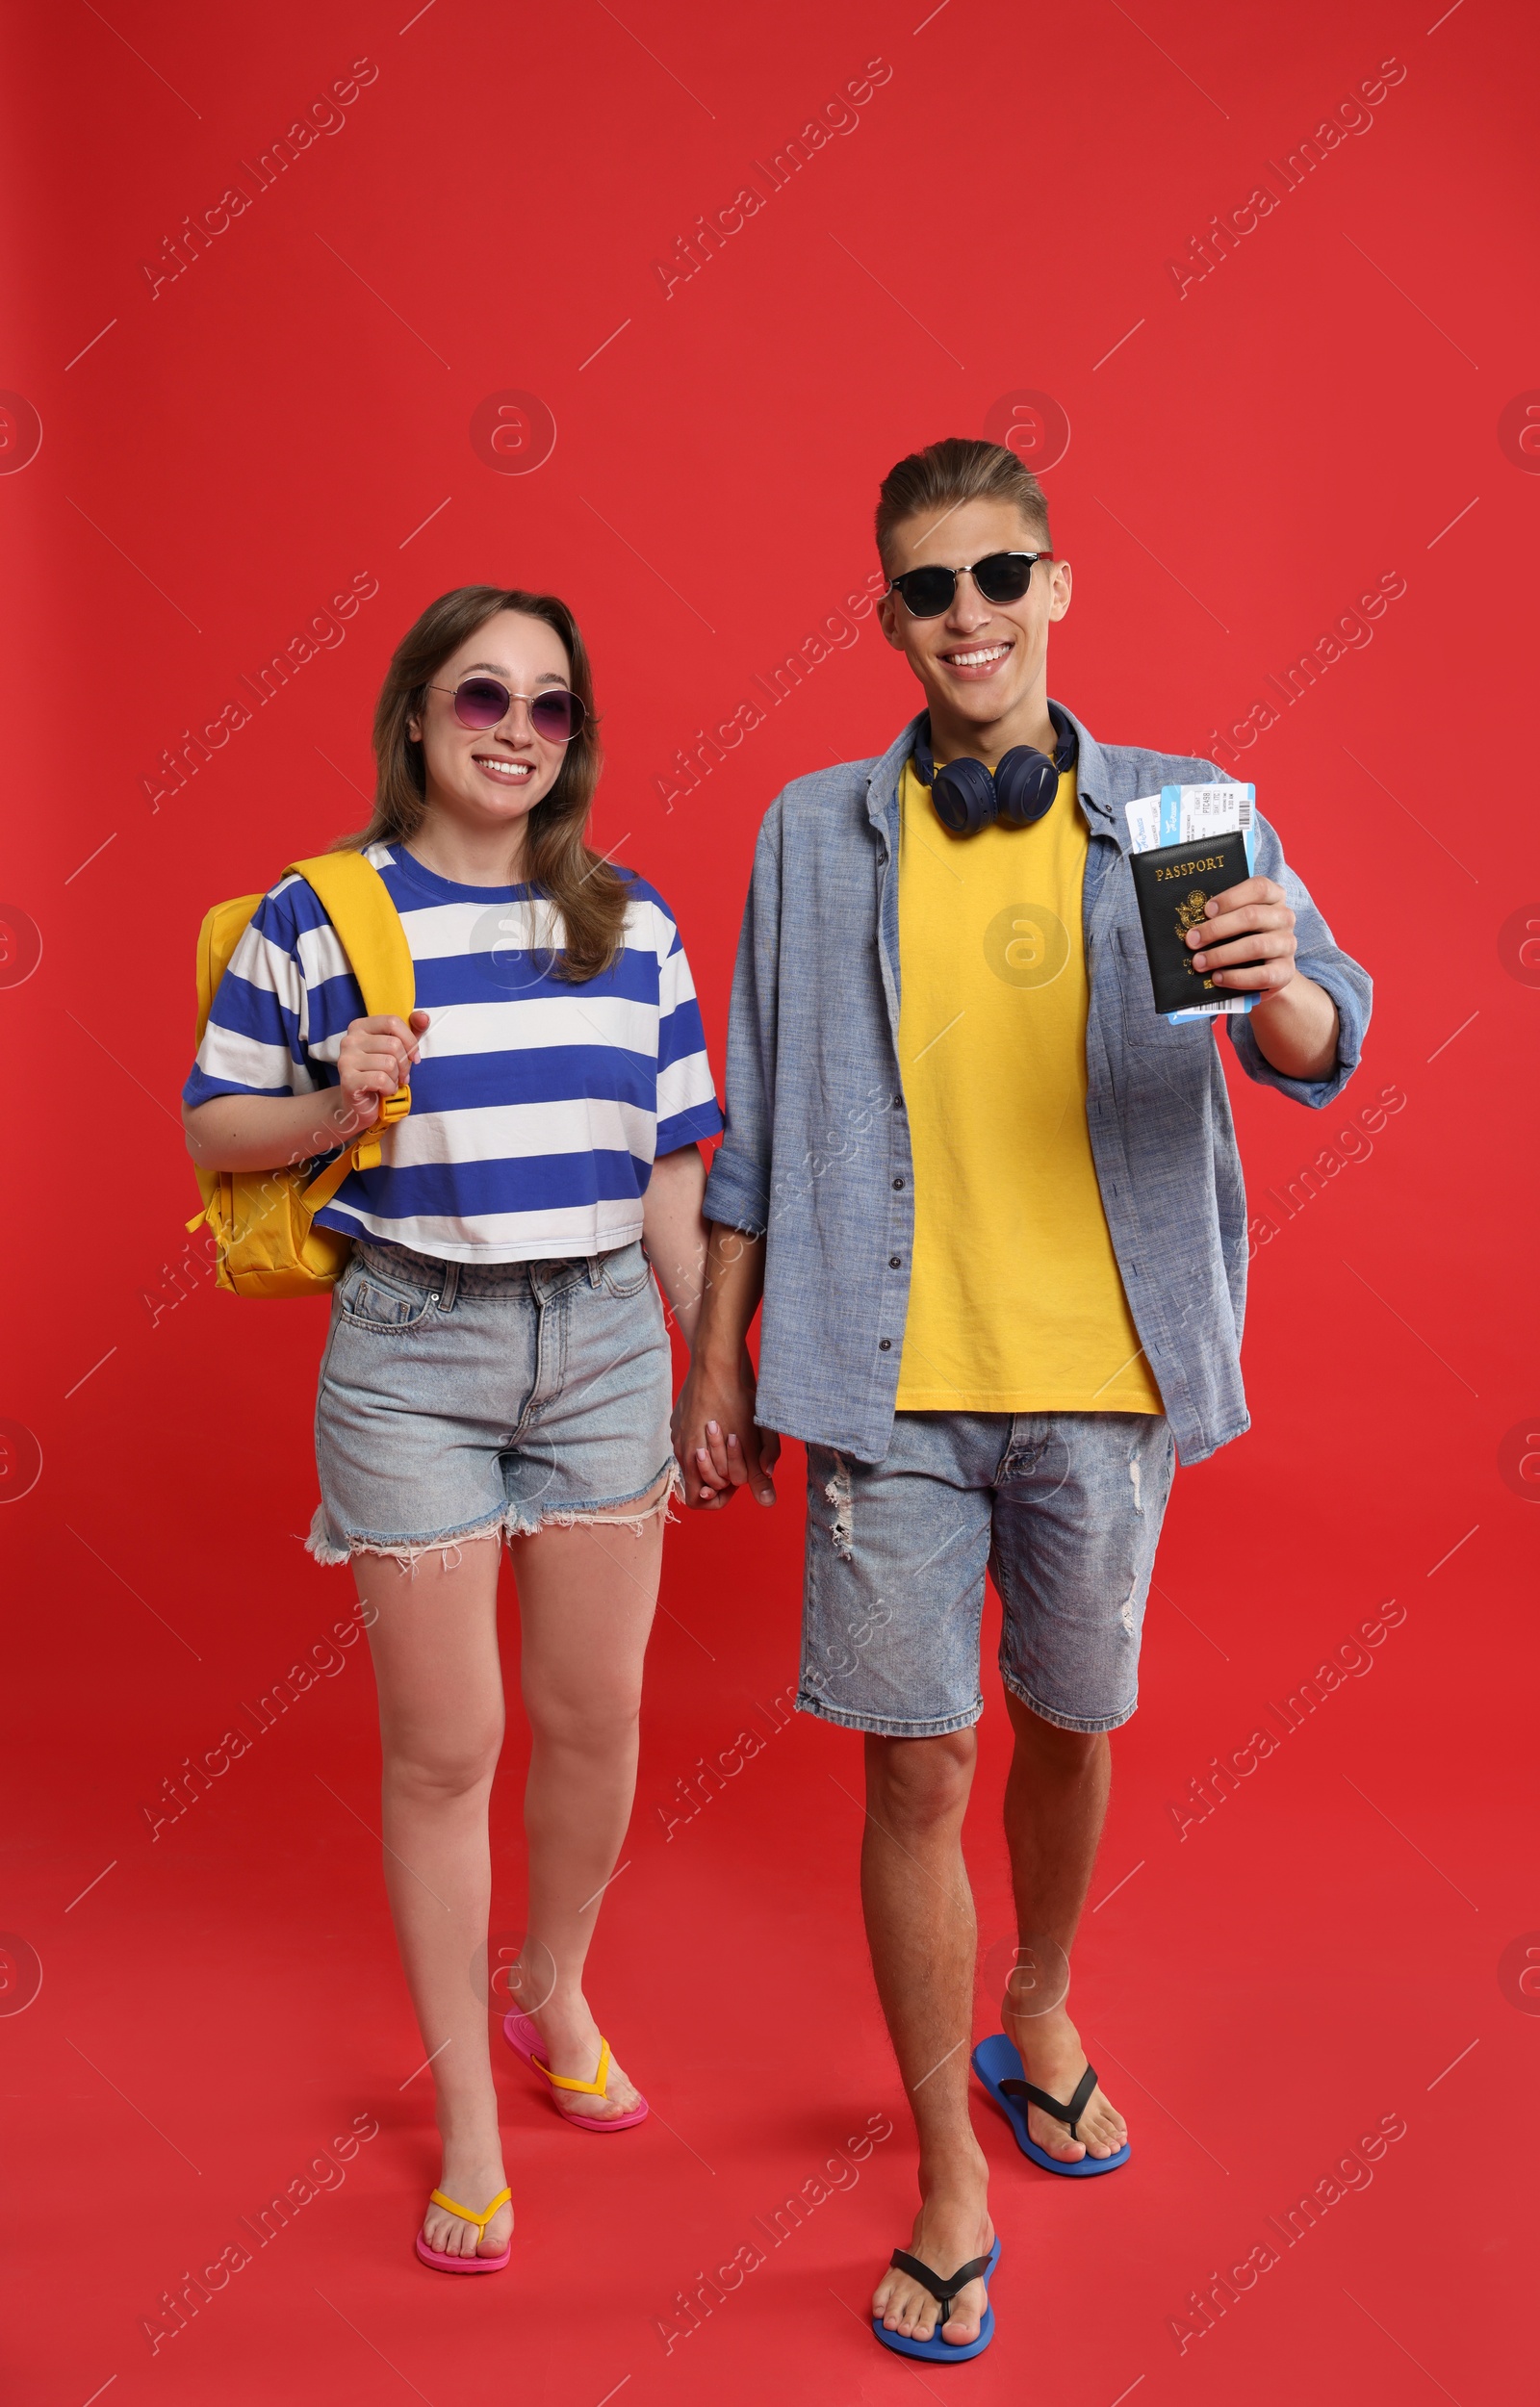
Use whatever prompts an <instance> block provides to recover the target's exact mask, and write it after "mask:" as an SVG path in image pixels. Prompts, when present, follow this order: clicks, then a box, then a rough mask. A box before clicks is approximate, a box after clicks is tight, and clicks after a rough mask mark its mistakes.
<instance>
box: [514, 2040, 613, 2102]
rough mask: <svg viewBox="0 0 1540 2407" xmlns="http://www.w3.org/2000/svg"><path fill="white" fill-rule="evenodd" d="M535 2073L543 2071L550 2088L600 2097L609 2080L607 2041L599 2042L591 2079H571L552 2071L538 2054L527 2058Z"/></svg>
mask: <svg viewBox="0 0 1540 2407" xmlns="http://www.w3.org/2000/svg"><path fill="white" fill-rule="evenodd" d="M529 2061H530V2063H531V2064H532V2065H533V2066H534V2068H535V2071H536V2072H537V2073H544V2074H545V2076H546V2079H547V2080H548V2081H549V2082H550V2084H551V2086H552V2089H580V2090H581V2091H582V2093H583V2095H584V2096H585V2097H589V2098H602V2097H603V2094H604V2090H605V2087H606V2085H607V2083H608V2081H609V2041H608V2040H607V2039H601V2040H600V2042H599V2070H598V2072H597V2073H596V2074H595V2075H594V2078H593V2080H592V2081H573V2080H571V2079H570V2078H569V2077H568V2075H567V2074H566V2073H553V2072H552V2069H551V2067H550V2065H549V2064H542V2063H541V2061H540V2059H539V2057H538V2056H532V2057H531V2058H530V2059H529Z"/></svg>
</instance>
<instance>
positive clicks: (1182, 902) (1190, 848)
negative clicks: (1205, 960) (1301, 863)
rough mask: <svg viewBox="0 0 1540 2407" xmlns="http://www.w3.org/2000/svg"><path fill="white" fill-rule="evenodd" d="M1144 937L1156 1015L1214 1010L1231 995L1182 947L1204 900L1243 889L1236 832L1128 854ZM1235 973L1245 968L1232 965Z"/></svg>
mask: <svg viewBox="0 0 1540 2407" xmlns="http://www.w3.org/2000/svg"><path fill="white" fill-rule="evenodd" d="M1128 866H1129V868H1130V869H1131V870H1132V871H1133V873H1134V891H1135V893H1136V894H1137V896H1138V897H1139V916H1140V920H1141V923H1142V927H1143V931H1144V951H1145V954H1146V956H1147V958H1148V960H1149V976H1150V986H1151V988H1152V990H1153V1000H1154V1008H1155V1010H1156V1011H1191V1010H1192V1009H1193V1006H1194V1005H1195V1004H1204V1003H1208V1004H1215V1003H1219V1002H1222V1001H1223V1000H1224V998H1225V997H1226V996H1227V995H1229V994H1232V993H1233V992H1234V989H1233V987H1228V986H1215V984H1214V981H1213V979H1212V978H1205V977H1203V976H1202V975H1201V974H1200V973H1199V972H1198V971H1196V970H1194V968H1193V949H1192V947H1191V946H1190V945H1189V944H1188V943H1187V942H1186V936H1187V931H1188V930H1189V928H1195V927H1197V926H1198V925H1199V924H1200V922H1201V921H1202V919H1203V915H1204V912H1203V907H1204V905H1205V904H1206V903H1207V902H1208V901H1209V899H1210V897H1211V896H1213V895H1216V894H1222V893H1223V892H1224V889H1225V887H1226V886H1238V885H1244V884H1245V881H1246V879H1247V878H1249V877H1250V875H1251V871H1250V868H1249V867H1248V865H1247V862H1246V857H1245V833H1244V832H1243V831H1242V830H1241V829H1239V828H1237V829H1235V830H1234V831H1233V832H1231V833H1229V834H1227V835H1210V836H1202V837H1199V838H1198V840H1197V841H1196V842H1195V843H1190V844H1159V845H1156V846H1155V847H1154V848H1153V850H1151V851H1150V852H1147V853H1130V854H1129V856H1128ZM1234 966H1235V967H1236V968H1237V969H1241V968H1245V967H1247V966H1249V964H1247V963H1245V962H1241V961H1238V962H1236V963H1235V964H1234Z"/></svg>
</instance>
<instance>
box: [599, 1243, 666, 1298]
mask: <svg viewBox="0 0 1540 2407" xmlns="http://www.w3.org/2000/svg"><path fill="white" fill-rule="evenodd" d="M652 1275H653V1266H652V1264H651V1263H650V1262H649V1261H648V1259H647V1255H646V1252H645V1251H644V1249H643V1245H642V1241H641V1239H640V1238H639V1237H638V1238H636V1239H635V1240H633V1242H631V1243H630V1244H629V1245H619V1246H617V1247H616V1249H615V1251H614V1252H613V1253H612V1254H604V1255H602V1256H601V1258H600V1271H599V1279H600V1285H601V1286H602V1287H603V1288H605V1289H606V1290H607V1291H608V1293H610V1294H611V1295H639V1294H640V1293H641V1292H642V1290H643V1288H644V1287H645V1286H646V1285H647V1282H648V1280H649V1279H650V1278H651V1277H652Z"/></svg>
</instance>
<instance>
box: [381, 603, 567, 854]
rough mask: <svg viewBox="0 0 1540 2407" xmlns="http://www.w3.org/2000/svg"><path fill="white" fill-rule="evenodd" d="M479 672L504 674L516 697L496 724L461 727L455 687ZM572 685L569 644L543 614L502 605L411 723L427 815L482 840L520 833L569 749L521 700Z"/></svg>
mask: <svg viewBox="0 0 1540 2407" xmlns="http://www.w3.org/2000/svg"><path fill="white" fill-rule="evenodd" d="M477 676H480V677H495V678H497V679H500V680H501V683H502V684H504V685H505V686H506V687H507V688H508V690H509V693H510V694H511V695H512V696H513V700H511V701H510V703H509V704H508V709H507V714H506V716H505V717H504V718H503V719H501V721H500V723H499V724H498V726H496V727H494V728H484V729H483V728H467V727H462V726H461V725H460V722H459V720H458V719H457V718H456V717H455V715H454V688H455V686H456V685H458V684H459V683H460V681H461V679H464V678H468V677H477ZM571 682H572V670H571V667H570V665H569V662H568V659H567V651H566V646H565V645H564V644H563V643H562V640H561V637H560V636H559V635H558V634H557V633H556V630H555V628H554V627H548V626H547V625H546V623H545V621H544V619H531V618H526V616H525V614H524V612H523V611H522V610H500V611H499V612H498V613H497V615H496V617H494V618H490V619H486V620H484V621H483V622H482V624H481V625H480V626H479V627H477V628H476V629H475V633H474V634H472V635H468V636H467V637H466V640H465V642H464V643H463V644H461V645H460V646H459V648H458V650H457V651H455V652H452V653H450V654H449V658H448V659H447V660H446V661H445V662H444V663H443V665H442V667H441V668H439V669H438V670H437V671H436V672H435V674H434V678H433V682H432V684H431V686H430V687H429V689H428V692H427V694H426V695H425V697H424V705H423V710H422V714H421V716H420V717H417V718H411V719H408V721H407V723H406V731H407V733H408V734H409V735H410V736H411V737H412V738H413V740H414V742H418V743H421V745H422V747H423V769H424V800H425V802H426V804H427V818H428V820H429V821H431V819H432V818H433V817H435V816H437V817H438V818H439V819H440V821H441V823H442V822H443V821H449V822H451V823H453V824H454V825H455V827H456V828H457V829H458V830H460V831H462V832H464V833H466V834H471V833H475V835H476V836H477V837H484V836H486V835H487V834H488V833H490V832H496V831H497V830H499V829H505V830H506V831H507V832H509V834H510V835H513V836H515V837H519V836H522V834H523V832H524V831H523V828H522V826H521V824H520V823H521V822H522V821H524V820H526V819H527V817H528V816H529V813H530V812H531V811H532V810H533V808H534V807H535V805H536V803H538V802H542V801H543V800H544V799H545V797H546V795H548V794H549V793H550V791H551V789H552V786H553V785H554V784H555V782H556V779H557V777H558V776H559V774H560V771H561V764H562V762H563V760H564V759H565V758H566V756H567V747H566V745H565V744H559V743H553V742H552V740H551V739H550V738H549V737H548V736H544V735H539V734H537V733H536V731H535V730H534V729H533V728H532V727H531V726H530V724H529V705H528V704H527V702H526V701H523V700H521V699H520V697H521V696H524V695H533V694H538V693H540V692H541V691H542V690H543V689H546V688H549V687H552V686H557V685H559V686H570V685H571ZM446 687H447V688H448V689H449V690H448V691H447V692H446V691H445V690H443V689H444V688H446ZM425 824H426V823H425Z"/></svg>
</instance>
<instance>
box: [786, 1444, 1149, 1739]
mask: <svg viewBox="0 0 1540 2407" xmlns="http://www.w3.org/2000/svg"><path fill="white" fill-rule="evenodd" d="M1175 1462H1176V1448H1175V1445H1174V1442H1173V1440H1172V1437H1171V1433H1170V1429H1169V1427H1168V1423H1167V1421H1166V1420H1165V1418H1164V1416H1163V1415H1162V1414H1159V1413H897V1414H895V1415H894V1418H893V1436H892V1442H891V1444H890V1446H889V1447H888V1450H887V1452H886V1455H885V1456H884V1458H883V1460H882V1461H881V1462H880V1463H859V1462H855V1461H853V1460H851V1459H850V1457H848V1456H846V1455H844V1454H838V1453H835V1452H834V1450H833V1449H832V1448H831V1447H826V1446H809V1448H808V1552H807V1584H806V1594H805V1600H804V1609H803V1643H802V1679H801V1686H800V1689H799V1693H798V1697H797V1703H798V1706H799V1708H800V1709H801V1711H803V1712H804V1713H816V1714H818V1715H821V1717H822V1718H823V1720H824V1721H826V1722H837V1723H840V1724H841V1725H843V1727H844V1728H846V1729H854V1730H873V1731H876V1732H878V1733H880V1734H881V1735H882V1736H884V1737H887V1738H934V1737H938V1736H939V1735H940V1734H941V1732H943V1731H945V1730H960V1729H964V1728H967V1726H968V1725H969V1724H970V1723H973V1722H976V1721H977V1720H978V1718H979V1716H980V1714H981V1713H982V1712H983V1711H984V1698H983V1695H982V1693H981V1691H980V1687H979V1625H980V1619H981V1616H982V1613H983V1609H984V1575H985V1571H986V1569H988V1572H989V1573H990V1575H992V1577H993V1580H994V1584H995V1587H996V1588H997V1589H998V1591H999V1594H1000V1600H1001V1603H1002V1605H1003V1607H1004V1627H1003V1630H1002V1633H1001V1639H1000V1677H1001V1678H1002V1679H1003V1680H1004V1682H1005V1684H1006V1686H1007V1688H1008V1689H1010V1691H1011V1693H1012V1695H1013V1696H1014V1697H1019V1698H1020V1700H1021V1702H1022V1703H1023V1704H1025V1705H1029V1706H1030V1707H1031V1709H1032V1711H1033V1712H1034V1713H1037V1714H1040V1715H1041V1717H1042V1719H1043V1720H1044V1721H1045V1722H1052V1723H1055V1724H1056V1725H1057V1726H1058V1728H1061V1729H1065V1730H1086V1731H1093V1730H1111V1729H1116V1728H1117V1726H1118V1724H1119V1723H1120V1722H1126V1721H1127V1720H1128V1718H1129V1716H1130V1714H1131V1713H1132V1712H1133V1710H1134V1707H1135V1706H1136V1704H1137V1703H1138V1702H1139V1641H1140V1633H1141V1630H1142V1626H1143V1620H1144V1599H1145V1597H1146V1595H1147V1594H1148V1591H1149V1577H1150V1573H1151V1571H1152V1570H1153V1568H1154V1563H1155V1547H1156V1542H1157V1540H1158V1539H1159V1537H1160V1531H1161V1522H1162V1520H1163V1519H1164V1517H1165V1512H1166V1500H1167V1498H1168V1496H1169V1494H1170V1488H1171V1473H1172V1471H1173V1469H1174V1468H1175Z"/></svg>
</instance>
